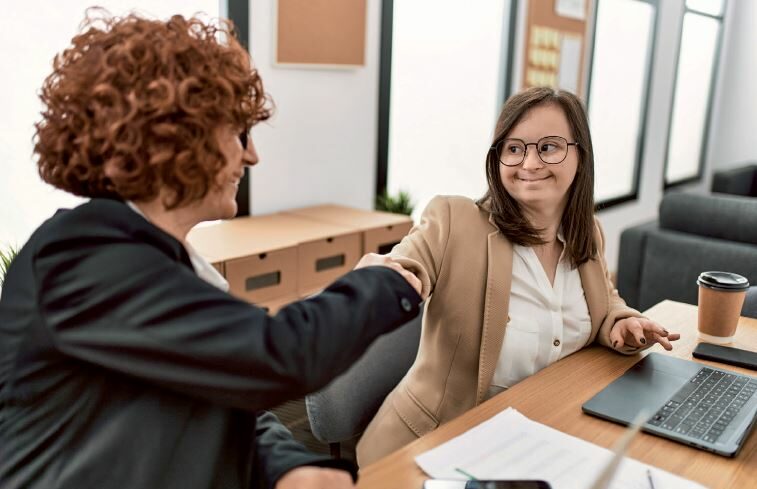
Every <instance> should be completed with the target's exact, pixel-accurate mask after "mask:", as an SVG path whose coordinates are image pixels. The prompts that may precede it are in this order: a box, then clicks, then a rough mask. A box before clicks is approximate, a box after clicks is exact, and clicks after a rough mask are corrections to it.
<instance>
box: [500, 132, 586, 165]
mask: <svg viewBox="0 0 757 489" xmlns="http://www.w3.org/2000/svg"><path fill="white" fill-rule="evenodd" d="M549 139H561V140H563V141H565V154H564V155H563V157H562V159H561V160H560V161H555V162H549V161H544V158H542V156H541V151H539V146H540V145H541V143H542V142H543V141H544V140H549ZM506 141H518V142H519V143H521V144H523V147H524V148H525V150H524V151H523V157H522V158H521V159H520V161H519V162H517V163H511V164H507V163H505V162H504V161H502V157H501V154H502V151H501V148H502V145H503V144H504V143H505V142H506ZM531 145H533V146H535V147H536V154H537V155H538V156H539V160H541V162H542V163H544V164H545V165H559V164H560V163H562V162H563V161H565V158H567V157H568V149H569V148H568V147H569V146H575V147H577V148H578V147H579V146H580V144H578V143H577V142H575V143H569V142H568V140H567V139H565V138H564V137H562V136H544V137H543V138H541V139H539V140H538V141H537V142H535V143H527V142H525V141H523V140H522V139H518V138H507V139H503V140H501V141H500V142H498V143H497V144H495V145H494V146H492V147H491V148H489V151H493V152H494V156H495V157H496V158H497V159H498V160H499V162H500V163H501V164H503V165H505V166H518V165H520V164H522V163H523V162H524V161H526V156H528V147H529V146H531Z"/></svg>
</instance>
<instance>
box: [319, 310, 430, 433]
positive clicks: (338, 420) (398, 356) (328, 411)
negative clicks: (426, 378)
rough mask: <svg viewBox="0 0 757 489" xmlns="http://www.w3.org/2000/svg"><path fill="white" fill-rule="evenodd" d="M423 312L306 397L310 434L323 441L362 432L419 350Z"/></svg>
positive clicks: (382, 338) (383, 337) (376, 343)
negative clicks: (339, 374) (328, 382)
mask: <svg viewBox="0 0 757 489" xmlns="http://www.w3.org/2000/svg"><path fill="white" fill-rule="evenodd" d="M422 316H423V314H422V313H421V314H418V316H417V317H416V318H415V319H413V320H412V321H410V322H408V323H406V324H405V325H404V326H401V327H399V328H398V329H396V330H395V331H393V332H391V333H389V334H387V335H384V336H382V337H381V338H379V339H378V340H376V342H375V343H373V345H371V347H370V348H369V349H368V351H367V352H366V353H365V355H363V356H362V357H361V358H360V360H358V361H357V362H356V363H355V365H353V366H352V367H351V368H350V369H349V370H348V371H347V372H345V373H344V374H342V375H341V376H339V377H337V378H336V379H335V380H334V381H332V382H331V383H330V384H329V385H327V386H326V387H325V388H323V389H321V390H320V391H318V392H316V393H314V394H310V395H309V396H307V397H305V406H306V408H307V413H308V418H309V419H310V426H311V429H312V431H313V435H314V436H315V437H316V438H317V439H319V440H320V441H322V442H325V443H338V442H343V441H347V440H350V439H352V438H354V437H355V436H357V435H359V434H360V433H362V432H363V430H364V429H365V427H366V426H367V425H368V423H369V422H370V421H371V419H372V418H373V416H374V414H376V411H378V408H379V407H381V403H382V402H383V401H384V399H385V398H386V396H387V395H388V394H389V392H391V390H392V389H393V388H394V387H395V386H396V385H397V384H398V383H399V381H400V380H402V377H403V376H404V375H405V373H407V371H408V370H409V369H410V366H411V365H412V364H413V362H414V361H415V356H416V354H417V353H418V345H419V344H420V336H421V321H422Z"/></svg>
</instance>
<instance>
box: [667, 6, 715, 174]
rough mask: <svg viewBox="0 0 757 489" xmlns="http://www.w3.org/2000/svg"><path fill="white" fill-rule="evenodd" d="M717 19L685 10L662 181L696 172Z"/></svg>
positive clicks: (709, 87)
mask: <svg viewBox="0 0 757 489" xmlns="http://www.w3.org/2000/svg"><path fill="white" fill-rule="evenodd" d="M719 28H720V21H718V20H715V19H712V18H710V17H705V16H703V15H697V14H693V13H686V14H685V15H684V17H683V32H682V34H681V48H680V52H679V59H678V71H677V73H676V86H675V96H674V98H673V116H672V120H671V126H670V140H669V141H668V159H667V165H666V168H665V183H673V182H676V181H680V180H684V179H686V178H691V177H696V176H697V175H698V173H699V162H700V160H701V150H702V142H703V138H704V129H705V122H706V118H707V108H708V106H709V102H710V92H711V89H712V76H711V75H712V70H713V67H714V63H715V51H716V48H717V42H718V29H719Z"/></svg>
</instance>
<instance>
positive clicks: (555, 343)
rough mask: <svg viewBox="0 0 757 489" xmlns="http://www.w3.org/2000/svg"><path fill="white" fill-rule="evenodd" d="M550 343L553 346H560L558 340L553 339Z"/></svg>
mask: <svg viewBox="0 0 757 489" xmlns="http://www.w3.org/2000/svg"><path fill="white" fill-rule="evenodd" d="M552 344H553V345H555V346H560V340H555V341H553V342H552Z"/></svg>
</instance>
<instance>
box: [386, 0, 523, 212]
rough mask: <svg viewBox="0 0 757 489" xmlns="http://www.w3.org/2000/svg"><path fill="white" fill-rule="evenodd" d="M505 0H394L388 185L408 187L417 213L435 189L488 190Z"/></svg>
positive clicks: (474, 193) (479, 192) (468, 192)
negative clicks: (488, 158)
mask: <svg viewBox="0 0 757 489" xmlns="http://www.w3.org/2000/svg"><path fill="white" fill-rule="evenodd" d="M507 3H508V2H467V1H463V0H455V1H447V2H438V1H436V0H415V1H412V2H404V1H402V2H394V32H393V40H392V81H391V83H392V85H391V86H392V88H391V101H390V116H389V117H390V121H389V151H388V163H387V172H388V175H387V189H388V191H389V192H390V193H396V192H397V191H398V190H399V189H404V190H407V191H409V192H410V195H411V196H412V197H413V200H414V201H415V203H416V211H415V217H418V215H419V214H420V212H421V211H422V210H423V208H424V207H425V205H426V204H427V203H428V201H429V200H430V199H431V198H432V197H433V196H434V195H437V194H458V195H466V196H469V197H471V198H477V197H480V196H482V195H483V194H484V192H485V190H486V169H485V166H484V159H485V157H486V153H487V150H488V148H489V145H490V144H491V137H492V134H493V131H494V123H495V121H496V116H497V114H498V110H499V104H500V101H501V95H500V83H501V80H502V78H503V77H502V69H503V67H502V59H503V53H502V26H503V24H504V21H505V19H504V18H503V16H504V15H505V12H506V11H507V10H506V7H505V4H507ZM430 13H433V15H430Z"/></svg>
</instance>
